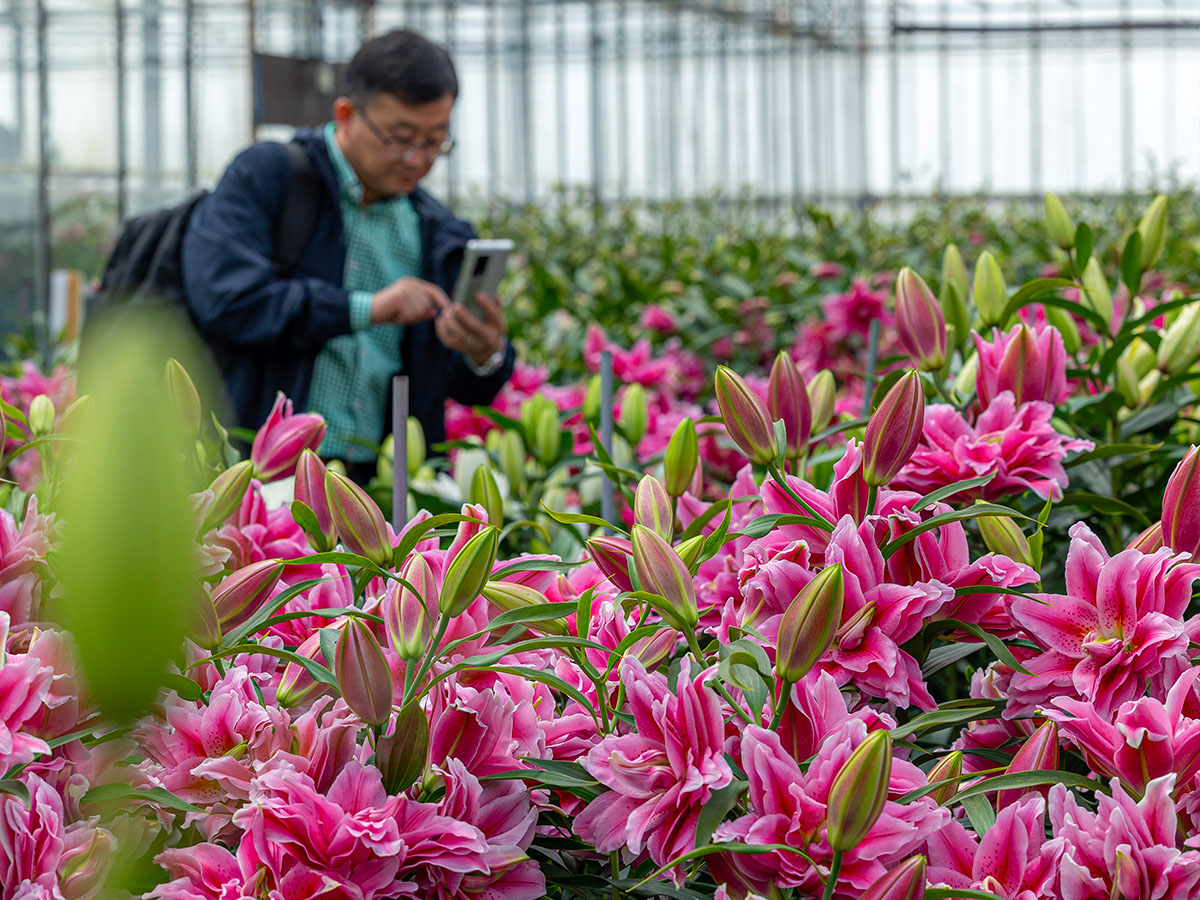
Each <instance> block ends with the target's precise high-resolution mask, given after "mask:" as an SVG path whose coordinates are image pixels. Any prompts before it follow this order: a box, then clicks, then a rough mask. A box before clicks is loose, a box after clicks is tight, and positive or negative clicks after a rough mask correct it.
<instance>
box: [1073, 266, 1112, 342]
mask: <svg viewBox="0 0 1200 900" xmlns="http://www.w3.org/2000/svg"><path fill="white" fill-rule="evenodd" d="M1080 281H1082V282H1083V291H1082V292H1081V293H1080V295H1079V302H1080V303H1082V304H1084V305H1085V306H1090V307H1091V308H1092V309H1093V310H1095V311H1096V314H1097V315H1099V316H1100V318H1102V319H1103V320H1104V324H1105V325H1110V324H1111V323H1112V319H1113V298H1112V291H1111V290H1109V287H1108V279H1107V278H1105V277H1104V271H1103V270H1102V269H1101V268H1100V260H1098V259H1096V257H1094V256H1093V257H1092V258H1091V259H1089V260H1088V262H1087V265H1086V266H1084V267H1083V277H1082V278H1081V279H1080Z"/></svg>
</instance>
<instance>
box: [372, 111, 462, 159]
mask: <svg viewBox="0 0 1200 900" xmlns="http://www.w3.org/2000/svg"><path fill="white" fill-rule="evenodd" d="M355 109H357V110H358V114H359V115H360V116H362V120H363V122H365V123H366V126H367V128H369V129H371V133H372V134H373V135H375V137H377V138H379V143H381V144H383V149H384V150H385V151H386V152H387V154H388V155H389V156H394V157H395V158H396V159H399V160H401V161H403V162H408V161H410V160H412V159H413V158H415V157H417V156H421V157H423V158H424V159H427V160H435V159H437V158H438V157H439V156H447V155H449V153H450V151H451V150H453V149H454V138H450V137H448V138H446V139H445V140H444V141H437V142H436V143H427V144H414V143H412V142H411V141H401V140H398V139H397V138H394V137H391V136H389V135H388V134H386V133H385V132H384V131H383V129H381V128H380V127H379V126H378V125H376V124H375V123H374V122H373V121H371V117H370V116H369V115H367V111H366V109H364V108H363V107H362V106H355Z"/></svg>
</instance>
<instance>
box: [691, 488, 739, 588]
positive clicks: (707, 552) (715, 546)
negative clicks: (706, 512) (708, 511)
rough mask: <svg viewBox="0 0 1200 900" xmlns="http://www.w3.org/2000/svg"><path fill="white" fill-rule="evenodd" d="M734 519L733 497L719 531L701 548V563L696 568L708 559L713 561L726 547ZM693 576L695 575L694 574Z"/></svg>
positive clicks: (706, 540) (726, 508)
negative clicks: (730, 524) (731, 522)
mask: <svg viewBox="0 0 1200 900" xmlns="http://www.w3.org/2000/svg"><path fill="white" fill-rule="evenodd" d="M732 518H733V497H730V498H729V504H728V505H727V506H726V507H725V515H724V517H722V519H721V524H720V525H718V526H717V530H716V531H714V532H713V533H712V534H710V535H709V536H708V537H707V538H705V539H704V544H703V546H701V548H700V557H699V561H698V562H697V564H696V568H697V569H698V568H699V563H700V562H703V561H704V560H707V559H712V558H713V557H714V556H716V555H717V552H718V551H719V550H720V549H721V548H722V547H724V546H725V540H726V535H728V534H729V522H730V520H731V519H732ZM693 574H695V573H694V572H693Z"/></svg>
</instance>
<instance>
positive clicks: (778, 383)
mask: <svg viewBox="0 0 1200 900" xmlns="http://www.w3.org/2000/svg"><path fill="white" fill-rule="evenodd" d="M767 412H768V414H769V416H770V418H771V420H772V421H774V420H776V419H783V430H784V432H785V433H786V434H787V450H786V453H785V455H786V456H787V458H788V459H799V458H800V457H801V456H803V455H804V454H805V453H806V452H807V451H808V439H809V437H810V435H811V434H812V406H811V404H810V403H809V402H808V387H807V386H806V385H805V384H804V376H803V375H801V374H800V370H799V369H797V368H796V363H795V361H794V360H793V359H792V357H791V354H789V353H788V352H787V351H785V350H780V351H779V353H778V354H776V356H775V362H774V363H772V365H771V377H770V380H769V381H768V382H767Z"/></svg>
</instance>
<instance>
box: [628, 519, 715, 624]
mask: <svg viewBox="0 0 1200 900" xmlns="http://www.w3.org/2000/svg"><path fill="white" fill-rule="evenodd" d="M633 565H634V568H635V570H636V571H637V576H638V580H639V581H640V582H641V583H642V588H643V589H644V590H647V591H649V592H650V593H652V594H658V595H659V596H660V597H662V598H663V600H665V601H666V605H667V608H668V609H669V610H670V611H671V613H672V614H673V615H674V617H675V619H676V621H677V623H678V624H679V625H680V626H681V627H683V628H695V627H696V625H697V624H698V623H699V622H700V613H699V611H698V610H697V608H696V588H695V586H694V585H693V584H692V573H691V572H690V571H689V570H688V567H687V566H685V565H684V564H683V560H681V559H680V558H679V554H678V553H676V552H675V551H674V549H672V547H671V545H670V544H668V543H667V542H666V541H665V540H663V539H662V538H661V537H660V536H659V535H657V534H656V533H654V532H653V531H651V530H650V529H649V528H647V527H646V526H644V525H634V526H633Z"/></svg>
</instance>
